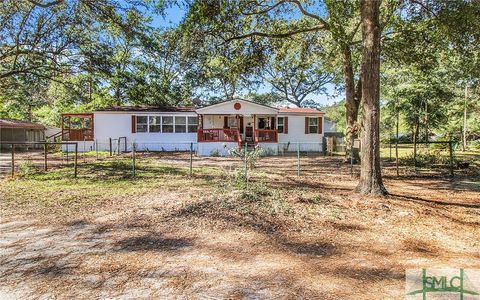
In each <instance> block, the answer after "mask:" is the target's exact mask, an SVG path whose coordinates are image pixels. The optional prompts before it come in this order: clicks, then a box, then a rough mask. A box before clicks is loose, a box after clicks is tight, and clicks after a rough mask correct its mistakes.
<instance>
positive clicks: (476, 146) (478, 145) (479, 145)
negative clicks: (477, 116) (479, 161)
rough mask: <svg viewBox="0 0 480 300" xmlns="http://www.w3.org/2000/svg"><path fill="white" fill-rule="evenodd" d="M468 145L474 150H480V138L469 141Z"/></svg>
mask: <svg viewBox="0 0 480 300" xmlns="http://www.w3.org/2000/svg"><path fill="white" fill-rule="evenodd" d="M468 147H469V148H471V149H473V150H480V140H476V141H471V142H469V143H468Z"/></svg>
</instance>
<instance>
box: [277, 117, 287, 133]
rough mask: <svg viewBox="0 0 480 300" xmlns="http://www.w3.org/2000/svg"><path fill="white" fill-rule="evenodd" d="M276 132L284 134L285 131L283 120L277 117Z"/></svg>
mask: <svg viewBox="0 0 480 300" xmlns="http://www.w3.org/2000/svg"><path fill="white" fill-rule="evenodd" d="M277 130H278V133H284V131H285V118H283V117H278V118H277Z"/></svg>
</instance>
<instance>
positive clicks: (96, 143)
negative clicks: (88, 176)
mask: <svg viewBox="0 0 480 300" xmlns="http://www.w3.org/2000/svg"><path fill="white" fill-rule="evenodd" d="M95 156H96V158H97V160H98V140H97V139H95Z"/></svg>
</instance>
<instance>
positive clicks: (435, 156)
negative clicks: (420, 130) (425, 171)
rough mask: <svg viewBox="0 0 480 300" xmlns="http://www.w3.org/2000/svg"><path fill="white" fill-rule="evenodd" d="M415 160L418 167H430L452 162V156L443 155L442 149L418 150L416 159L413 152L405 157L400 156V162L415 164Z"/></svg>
mask: <svg viewBox="0 0 480 300" xmlns="http://www.w3.org/2000/svg"><path fill="white" fill-rule="evenodd" d="M415 160H416V165H417V167H430V166H433V165H449V164H450V157H449V156H446V155H442V154H441V151H440V150H434V151H426V152H418V153H417V157H416V159H415V158H414V156H413V153H411V154H409V155H407V156H405V157H403V158H400V163H401V164H403V165H407V166H414V165H415ZM454 163H455V161H454Z"/></svg>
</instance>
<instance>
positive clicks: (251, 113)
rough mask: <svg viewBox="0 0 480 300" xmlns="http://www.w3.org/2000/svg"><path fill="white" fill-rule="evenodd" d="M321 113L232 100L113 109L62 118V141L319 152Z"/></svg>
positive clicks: (91, 145)
mask: <svg viewBox="0 0 480 300" xmlns="http://www.w3.org/2000/svg"><path fill="white" fill-rule="evenodd" d="M323 116H324V113H323V112H321V111H318V110H316V109H312V108H274V107H270V106H265V105H261V104H257V103H254V102H250V101H247V100H243V99H234V100H230V101H225V102H222V103H218V104H214V105H210V106H206V107H202V108H194V107H135V106H130V107H113V108H108V109H104V110H98V111H94V112H93V113H91V114H64V115H63V116H62V138H63V140H65V141H81V143H80V144H79V145H80V146H79V151H90V150H93V149H95V147H96V148H97V149H99V150H107V151H108V150H109V149H115V150H117V149H120V150H125V151H130V150H131V145H132V144H133V143H134V144H135V145H136V148H137V149H138V150H139V151H142V150H150V151H175V150H180V151H184V150H189V149H190V147H193V148H194V150H196V151H197V154H198V155H200V156H209V155H214V154H218V155H227V154H228V151H229V150H230V149H231V148H234V147H243V146H245V144H247V146H255V145H257V146H260V147H262V148H263V149H265V151H267V153H271V154H277V153H278V152H283V151H296V150H297V147H300V150H301V151H318V152H320V151H323V142H322V140H323V135H324V130H323V128H324V118H323Z"/></svg>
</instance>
